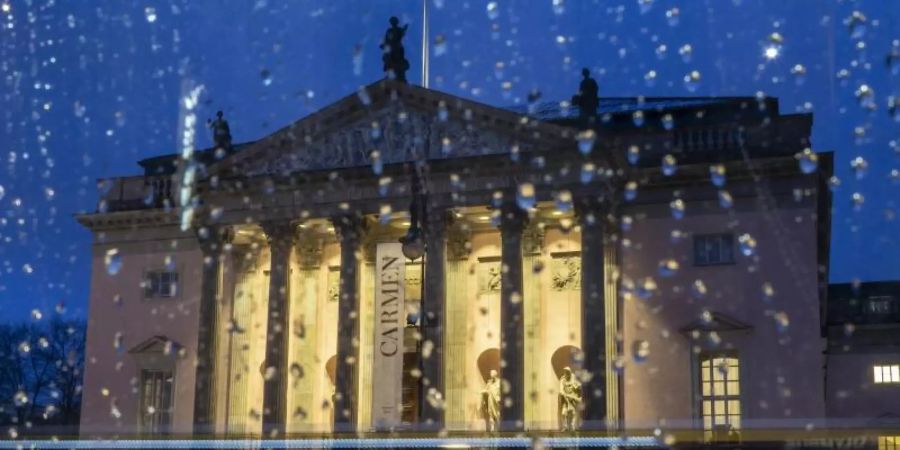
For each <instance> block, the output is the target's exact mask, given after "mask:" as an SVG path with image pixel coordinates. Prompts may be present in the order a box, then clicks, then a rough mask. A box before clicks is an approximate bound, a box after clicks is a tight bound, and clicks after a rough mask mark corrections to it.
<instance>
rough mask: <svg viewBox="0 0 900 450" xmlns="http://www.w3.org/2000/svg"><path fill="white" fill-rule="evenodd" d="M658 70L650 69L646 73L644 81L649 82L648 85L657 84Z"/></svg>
mask: <svg viewBox="0 0 900 450" xmlns="http://www.w3.org/2000/svg"><path fill="white" fill-rule="evenodd" d="M656 77H657V75H656V71H655V70H650V71H648V72H647V73H646V74H644V82H645V83H646V84H647V87H653V86H655V85H656Z"/></svg>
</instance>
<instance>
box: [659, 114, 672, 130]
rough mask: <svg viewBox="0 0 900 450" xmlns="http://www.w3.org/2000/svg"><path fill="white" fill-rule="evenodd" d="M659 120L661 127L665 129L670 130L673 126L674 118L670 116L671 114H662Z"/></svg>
mask: <svg viewBox="0 0 900 450" xmlns="http://www.w3.org/2000/svg"><path fill="white" fill-rule="evenodd" d="M660 122H661V123H662V126H663V128H664V129H666V130H667V131H671V130H672V128H675V119H674V118H672V115H671V114H664V115H663V116H662V119H660Z"/></svg>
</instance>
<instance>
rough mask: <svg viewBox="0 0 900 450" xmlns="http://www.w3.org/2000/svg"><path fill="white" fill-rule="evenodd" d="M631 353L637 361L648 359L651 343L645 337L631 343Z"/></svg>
mask: <svg viewBox="0 0 900 450" xmlns="http://www.w3.org/2000/svg"><path fill="white" fill-rule="evenodd" d="M631 354H632V358H633V359H634V362H636V363H642V362H645V361H647V357H648V356H650V343H649V342H647V341H645V340H643V339H638V340H636V341H634V342H633V343H632V344H631Z"/></svg>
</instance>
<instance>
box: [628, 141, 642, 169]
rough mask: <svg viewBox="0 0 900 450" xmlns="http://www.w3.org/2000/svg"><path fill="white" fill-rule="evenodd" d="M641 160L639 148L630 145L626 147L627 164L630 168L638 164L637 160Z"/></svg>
mask: <svg viewBox="0 0 900 450" xmlns="http://www.w3.org/2000/svg"><path fill="white" fill-rule="evenodd" d="M640 158H641V148H640V147H638V146H637V145H631V146H629V147H628V164H631V165H632V166H633V165H635V164H637V163H638V160H639V159H640Z"/></svg>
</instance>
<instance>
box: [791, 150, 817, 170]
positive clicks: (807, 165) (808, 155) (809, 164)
mask: <svg viewBox="0 0 900 450" xmlns="http://www.w3.org/2000/svg"><path fill="white" fill-rule="evenodd" d="M794 158H796V159H797V162H798V163H799V164H800V171H801V172H803V173H805V174H811V173H813V172H815V171H816V169H817V168H818V167H819V156H818V155H816V154H815V152H813V151H812V149H810V148H808V147H807V148H805V149H803V151H802V152H799V153H797V154H796V155H794Z"/></svg>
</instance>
